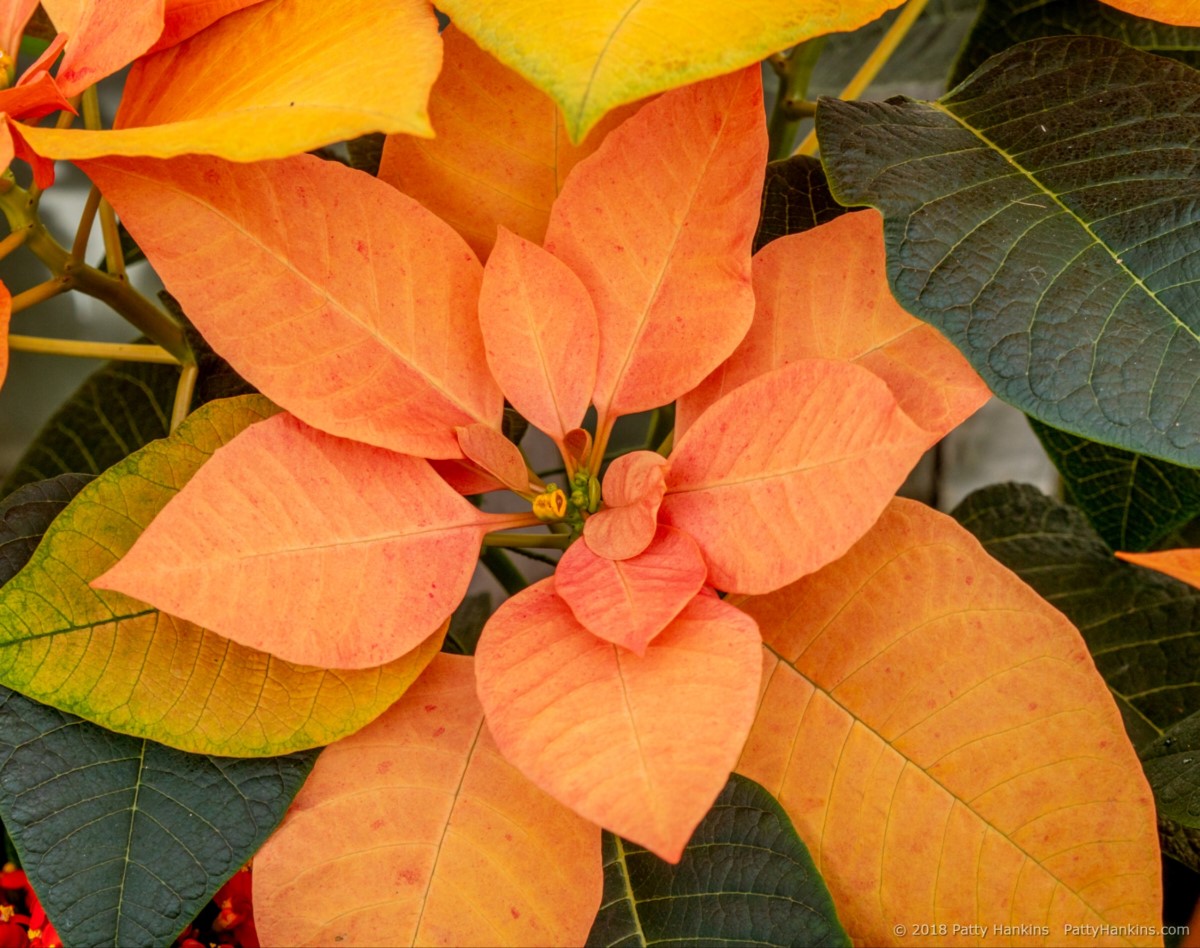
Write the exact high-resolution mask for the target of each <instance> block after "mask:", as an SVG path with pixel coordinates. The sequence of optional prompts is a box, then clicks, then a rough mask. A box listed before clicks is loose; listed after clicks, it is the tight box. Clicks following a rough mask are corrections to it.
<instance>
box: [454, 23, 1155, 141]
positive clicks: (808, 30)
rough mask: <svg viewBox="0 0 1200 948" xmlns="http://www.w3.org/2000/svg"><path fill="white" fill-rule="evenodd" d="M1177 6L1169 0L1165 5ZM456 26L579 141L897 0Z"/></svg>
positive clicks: (845, 27)
mask: <svg viewBox="0 0 1200 948" xmlns="http://www.w3.org/2000/svg"><path fill="white" fill-rule="evenodd" d="M1165 2H1169V0H1165ZM438 6H439V8H440V9H442V10H444V11H445V12H446V13H447V14H448V15H449V16H450V19H452V20H453V21H454V22H455V24H456V25H457V26H458V27H459V28H461V29H462V30H464V31H465V32H467V33H469V34H470V35H471V36H472V37H474V39H475V41H476V42H477V43H479V44H480V45H481V46H483V47H484V48H485V49H487V50H489V51H490V52H492V53H494V54H495V55H496V56H499V57H500V58H501V59H502V60H504V62H506V63H507V64H508V65H509V66H511V67H512V68H513V69H516V70H517V71H519V72H520V73H521V74H522V75H524V76H526V77H527V78H528V79H529V80H530V81H531V82H533V83H534V84H535V85H537V86H538V87H539V88H542V89H545V90H546V92H547V93H548V94H549V95H550V96H551V97H552V98H553V99H554V101H555V102H557V103H558V104H559V106H560V107H561V108H562V110H563V112H564V114H565V115H566V121H567V128H568V129H569V130H570V132H571V136H572V138H573V139H574V140H576V141H579V140H580V139H581V138H583V136H584V135H586V134H587V132H588V130H589V129H590V128H592V126H593V125H595V123H596V122H598V121H599V120H600V118H601V117H602V116H603V115H605V114H606V113H607V112H608V111H609V110H610V109H612V108H614V107H615V106H618V105H620V104H621V103H624V102H632V101H634V100H636V99H640V98H643V97H644V96H647V95H650V94H652V93H655V92H661V91H663V90H664V89H673V88H675V87H677V86H683V85H687V84H688V83H693V82H698V81H699V80H701V79H707V78H709V77H710V76H717V75H720V74H721V73H726V72H729V71H730V70H733V69H737V68H738V67H739V66H748V65H751V64H753V65H754V66H755V67H756V68H757V65H758V63H759V61H760V60H763V59H765V58H766V57H767V56H769V55H770V54H771V53H774V52H776V51H778V50H781V49H787V48H788V47H791V46H795V45H797V44H799V43H802V42H804V41H805V40H807V39H811V38H813V37H817V36H823V35H825V34H826V33H838V32H845V31H850V30H854V29H857V28H858V27H860V26H863V25H865V24H866V23H869V22H870V21H871V20H874V19H876V18H877V17H879V16H881V15H882V14H883V13H884V12H886V11H887V10H890V9H891V8H892V7H895V6H899V2H898V0H837V2H836V3H834V2H821V3H797V2H796V0H740V2H738V3H728V2H723V0H636V2H631V0H566V2H564V0H486V2H480V0H442V2H441V3H439V4H438Z"/></svg>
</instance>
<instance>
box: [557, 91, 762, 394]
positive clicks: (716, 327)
mask: <svg viewBox="0 0 1200 948" xmlns="http://www.w3.org/2000/svg"><path fill="white" fill-rule="evenodd" d="M766 149H767V136H766V128H765V125H764V122H763V107H762V86H761V82H760V80H759V74H758V69H757V68H755V69H744V70H741V71H740V72H738V73H735V74H734V75H731V76H726V77H722V78H720V79H714V80H710V81H708V82H704V83H701V84H699V85H696V86H689V87H688V88H686V89H679V90H677V91H675V92H672V93H670V94H669V95H664V96H660V97H659V98H658V99H656V100H655V101H653V102H651V103H650V104H649V105H647V106H645V107H644V108H642V109H641V110H640V111H639V112H638V113H637V114H636V115H634V116H633V117H632V118H631V119H629V120H628V121H626V122H625V123H624V124H623V125H621V126H620V127H619V128H617V129H615V130H614V131H612V132H611V133H609V135H608V137H607V138H605V140H604V143H603V144H602V145H601V146H600V148H599V150H597V151H596V153H595V154H593V155H591V156H590V157H588V158H586V159H585V160H584V161H581V162H580V163H579V164H578V165H576V167H575V170H574V171H573V172H572V174H571V176H570V178H569V179H568V180H567V183H566V184H565V185H564V187H563V190H562V193H561V194H560V195H559V198H558V200H557V201H556V202H555V204H554V207H553V209H552V210H551V213H550V227H549V229H548V230H547V232H546V249H547V250H549V251H550V252H551V253H552V254H554V255H555V256H556V257H558V258H559V259H560V260H562V261H564V262H565V263H566V264H567V265H568V266H569V267H570V268H571V269H572V270H574V271H575V273H576V275H578V277H579V278H580V280H582V281H583V285H584V286H585V287H586V288H587V291H588V292H589V293H590V294H591V297H592V301H593V302H594V303H595V304H596V316H597V319H598V320H599V325H600V364H599V368H598V370H597V375H596V392H595V398H594V401H595V402H596V406H597V408H598V409H601V410H602V411H603V410H604V409H605V408H607V409H608V410H609V411H610V412H611V413H614V414H628V413H630V412H635V411H642V410H644V409H647V408H657V407H658V406H659V405H665V404H667V403H668V402H671V401H673V400H674V399H675V398H676V397H677V396H679V395H681V394H683V393H684V392H686V391H687V390H688V389H690V388H692V387H693V386H695V385H696V383H698V382H699V381H700V380H701V379H702V378H703V377H704V376H705V375H707V374H708V373H709V372H710V371H711V370H712V369H714V368H716V366H717V365H718V364H720V362H721V360H723V359H724V358H725V357H726V356H727V355H729V353H730V352H732V351H733V349H734V347H735V346H736V345H737V343H738V341H739V340H740V339H741V338H742V336H743V335H745V332H746V329H747V327H748V326H749V325H750V319H751V317H752V315H753V310H754V300H753V294H752V292H751V289H750V243H751V241H752V239H753V237H754V228H755V225H756V223H757V220H758V204H759V199H760V195H761V188H762V167H763V164H764V162H765V161H766Z"/></svg>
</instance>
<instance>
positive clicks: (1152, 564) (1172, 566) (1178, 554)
mask: <svg viewBox="0 0 1200 948" xmlns="http://www.w3.org/2000/svg"><path fill="white" fill-rule="evenodd" d="M1116 556H1117V558H1118V559H1122V560H1124V561H1125V562H1126V563H1134V564H1136V565H1138V566H1144V567H1146V568H1147V569H1153V570H1157V571H1158V572H1160V573H1166V574H1167V575H1168V576H1173V577H1174V578H1175V579H1178V580H1181V581H1182V582H1185V583H1188V584H1190V585H1192V586H1200V550H1188V549H1185V550H1159V551H1157V552H1154V553H1120V552H1118V553H1117V554H1116Z"/></svg>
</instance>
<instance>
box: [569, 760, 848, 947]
mask: <svg viewBox="0 0 1200 948" xmlns="http://www.w3.org/2000/svg"><path fill="white" fill-rule="evenodd" d="M677 941H686V942H687V943H688V944H693V945H712V946H717V945H729V946H734V945H748V944H754V945H779V946H786V945H812V946H814V948H816V946H819V945H845V946H849V944H850V940H849V939H848V938H847V937H846V933H845V932H844V931H843V930H842V927H841V925H839V924H838V920H837V913H836V912H835V911H834V908H833V902H832V901H831V900H830V898H829V891H828V890H827V889H826V888H825V884H824V883H823V882H822V881H821V877H820V875H819V874H818V873H817V868H816V866H814V865H813V861H812V857H811V856H809V854H808V850H807V849H806V848H805V846H804V843H803V842H801V840H800V839H799V837H797V836H796V830H795V829H794V828H793V827H792V824H791V821H790V820H789V819H788V816H787V814H786V813H785V812H784V811H783V807H781V806H780V805H779V804H778V803H777V802H776V801H775V800H773V799H772V798H771V795H770V794H769V793H767V792H766V791H765V790H764V789H763V788H762V787H760V786H758V784H756V783H755V782H754V781H752V780H747V779H746V778H745V777H743V776H741V775H739V774H730V775H729V782H728V783H727V784H726V785H725V789H724V790H722V791H721V794H720V796H718V797H717V799H716V802H715V803H714V804H713V806H712V809H711V810H709V811H708V815H707V816H705V817H704V819H703V820H701V821H700V825H699V826H697V827H696V832H695V833H694V834H693V836H692V841H691V842H690V843H689V844H688V846H687V848H686V849H684V851H683V858H682V859H681V860H680V861H679V865H677V866H671V865H667V864H665V863H663V861H662V860H661V859H659V858H658V857H657V856H655V855H654V854H653V853H650V852H647V851H646V850H645V849H643V848H642V847H641V846H638V845H636V844H634V843H629V842H626V841H625V840H623V839H621V838H620V837H618V836H614V835H613V834H612V833H605V834H604V904H603V905H602V906H601V907H600V912H599V914H598V915H597V916H596V922H595V924H594V925H593V926H592V930H591V933H590V934H589V935H588V941H587V943H588V945H589V946H594V948H600V946H614V948H615V946H618V945H620V946H627V948H628V946H632V948H649V946H650V945H658V944H663V943H666V942H677Z"/></svg>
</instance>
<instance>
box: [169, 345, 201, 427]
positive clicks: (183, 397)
mask: <svg viewBox="0 0 1200 948" xmlns="http://www.w3.org/2000/svg"><path fill="white" fill-rule="evenodd" d="M199 377H200V370H199V369H198V368H197V367H196V364H195V363H194V362H190V363H188V364H187V365H185V366H184V367H183V371H181V372H180V373H179V384H178V385H176V386H175V401H174V403H172V405H171V427H170V429H169V431H170V433H171V434H174V433H175V429H176V428H178V427H179V426H180V424H181V423H182V422H183V419H185V418H186V417H187V415H188V411H189V410H190V409H191V407H192V396H193V395H194V394H195V392H196V379H197V378H199Z"/></svg>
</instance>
